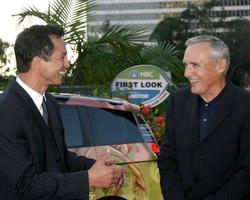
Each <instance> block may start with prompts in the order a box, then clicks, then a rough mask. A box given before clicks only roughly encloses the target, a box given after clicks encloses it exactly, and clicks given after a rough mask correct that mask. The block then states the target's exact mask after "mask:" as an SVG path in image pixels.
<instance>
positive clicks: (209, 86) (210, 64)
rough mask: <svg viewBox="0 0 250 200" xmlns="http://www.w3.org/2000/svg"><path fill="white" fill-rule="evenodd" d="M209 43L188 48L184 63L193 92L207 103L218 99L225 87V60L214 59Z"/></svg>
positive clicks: (186, 75)
mask: <svg viewBox="0 0 250 200" xmlns="http://www.w3.org/2000/svg"><path fill="white" fill-rule="evenodd" d="M211 53H212V48H211V46H210V44H209V43H207V42H201V43H195V44H192V45H190V46H188V47H187V49H186V51H185V54H184V58H183V63H184V65H185V74H184V75H185V77H186V78H187V79H188V80H189V81H190V84H191V91H192V93H194V94H197V95H200V96H201V97H202V98H203V99H204V100H205V101H210V100H212V99H213V98H214V97H216V96H217V95H218V94H219V93H220V91H221V90H222V89H223V87H224V86H225V71H226V65H227V64H226V60H225V59H222V58H221V59H213V58H212V54H211Z"/></svg>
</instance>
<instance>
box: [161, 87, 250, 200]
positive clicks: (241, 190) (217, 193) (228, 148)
mask: <svg viewBox="0 0 250 200" xmlns="http://www.w3.org/2000/svg"><path fill="white" fill-rule="evenodd" d="M224 92H225V94H224V95H223V97H222V98H223V99H222V104H223V105H221V106H220V108H219V110H218V117H217V118H216V119H217V120H214V121H213V122H212V123H211V124H212V125H211V126H210V129H209V134H208V136H207V137H206V138H205V139H204V140H202V141H201V142H199V128H198V127H199V126H198V121H199V119H197V118H198V116H197V112H198V110H197V109H198V107H197V104H198V96H197V95H195V94H192V93H191V91H190V88H186V89H183V90H181V91H179V92H177V93H175V94H173V95H172V96H171V97H170V99H169V100H170V105H169V110H168V113H167V120H166V131H165V135H164V139H163V143H162V146H161V151H160V155H159V157H158V166H159V169H160V175H161V188H162V193H163V195H164V198H165V199H168V200H184V199H186V200H191V199H192V200H196V199H214V200H240V199H250V198H248V197H247V195H248V194H249V192H250V93H247V92H246V91H244V90H243V89H241V88H239V87H237V86H235V85H233V84H230V83H228V84H227V87H226V88H225V91H224Z"/></svg>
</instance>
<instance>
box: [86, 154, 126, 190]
mask: <svg viewBox="0 0 250 200" xmlns="http://www.w3.org/2000/svg"><path fill="white" fill-rule="evenodd" d="M108 157H109V152H107V153H105V154H104V155H102V156H100V157H99V159H97V161H96V162H95V164H94V165H93V166H92V167H91V168H90V169H89V171H88V174H89V186H90V188H109V187H115V186H117V185H119V184H122V183H123V180H124V175H125V173H124V169H123V168H122V167H120V166H117V165H114V164H113V162H110V161H107V159H108Z"/></svg>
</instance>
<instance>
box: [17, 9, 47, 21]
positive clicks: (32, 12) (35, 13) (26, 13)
mask: <svg viewBox="0 0 250 200" xmlns="http://www.w3.org/2000/svg"><path fill="white" fill-rule="evenodd" d="M12 16H14V17H16V16H19V19H18V24H21V23H22V22H23V21H24V20H25V19H26V18H29V19H31V18H33V17H37V18H39V19H41V20H43V21H44V22H46V23H51V21H50V18H49V15H48V13H46V12H40V11H39V10H38V9H37V8H36V7H34V6H29V7H27V8H24V9H23V10H22V11H21V12H20V13H18V14H14V15H12Z"/></svg>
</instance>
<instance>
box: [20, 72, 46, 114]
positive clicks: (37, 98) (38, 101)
mask: <svg viewBox="0 0 250 200" xmlns="http://www.w3.org/2000/svg"><path fill="white" fill-rule="evenodd" d="M16 82H17V83H18V84H19V85H20V86H21V87H22V88H23V89H24V90H25V91H26V92H27V93H28V94H29V95H30V97H31V99H32V100H33V102H34V103H35V105H36V107H37V109H38V110H39V112H40V113H41V115H43V109H42V102H43V97H45V95H44V94H40V93H39V92H37V91H35V90H33V89H32V88H30V87H29V86H28V85H26V84H25V83H24V82H23V81H22V80H21V79H20V78H19V77H18V76H17V77H16ZM45 99H46V97H45Z"/></svg>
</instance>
